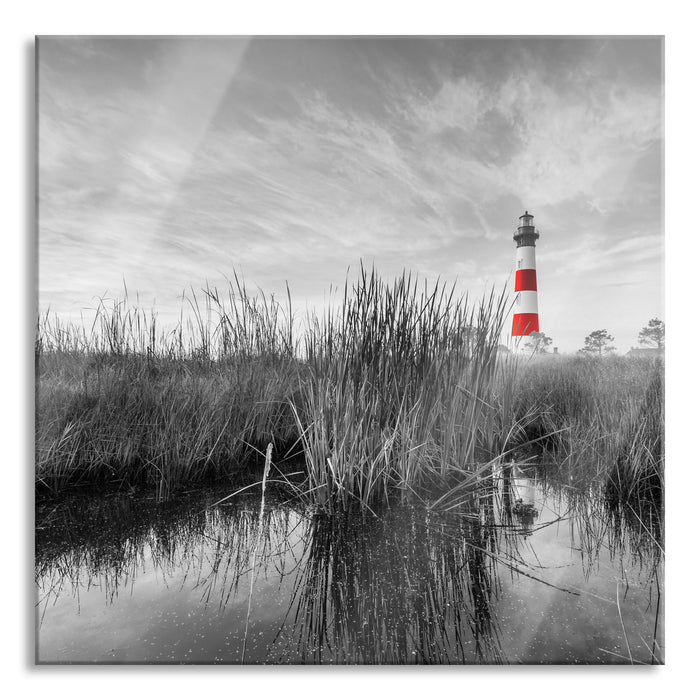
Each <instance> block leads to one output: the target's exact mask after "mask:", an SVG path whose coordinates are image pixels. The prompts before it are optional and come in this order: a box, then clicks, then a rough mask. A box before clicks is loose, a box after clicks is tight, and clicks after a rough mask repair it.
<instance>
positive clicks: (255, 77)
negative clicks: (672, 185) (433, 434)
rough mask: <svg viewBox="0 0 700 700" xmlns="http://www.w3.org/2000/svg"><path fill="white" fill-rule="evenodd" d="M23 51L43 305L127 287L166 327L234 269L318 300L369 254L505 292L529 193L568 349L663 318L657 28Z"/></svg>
mask: <svg viewBox="0 0 700 700" xmlns="http://www.w3.org/2000/svg"><path fill="white" fill-rule="evenodd" d="M37 46H38V49H37V51H38V53H37V57H38V60H37V64H38V76H39V77H38V110H37V111H38V117H39V124H38V140H39V166H38V167H39V186H38V196H39V310H40V312H42V311H45V310H46V309H47V308H48V307H50V308H51V309H52V310H53V311H54V312H55V313H57V314H58V315H59V317H60V318H62V319H73V320H75V319H76V318H77V316H78V315H79V313H80V311H81V309H85V308H86V307H87V308H89V307H90V305H91V304H94V300H95V299H96V298H98V297H102V296H105V295H106V296H107V297H108V298H120V297H121V296H122V294H121V292H122V285H123V283H125V284H126V286H127V287H128V288H129V289H130V290H132V291H133V292H137V291H138V293H139V295H140V297H141V298H142V299H145V300H148V301H147V302H146V303H145V304H144V305H145V307H147V308H148V307H150V306H154V307H155V310H156V311H157V312H158V314H159V316H161V317H162V318H163V319H164V320H165V321H166V322H167V321H168V319H173V318H175V317H176V316H177V315H179V309H180V306H179V304H180V298H181V295H182V292H183V290H187V289H188V288H189V287H194V288H201V287H202V286H204V284H205V282H207V281H208V282H209V283H210V284H211V285H212V286H221V284H222V283H224V280H225V278H226V277H228V278H230V277H231V276H232V274H233V272H234V271H235V272H237V273H239V274H240V275H242V277H243V278H244V279H245V281H246V283H247V284H248V286H249V287H250V288H253V287H259V288H260V289H261V290H262V291H263V292H264V293H265V294H266V295H268V296H269V295H270V294H275V296H277V297H280V298H281V297H282V296H283V295H284V294H285V285H286V284H287V283H288V284H289V287H290V291H291V296H292V300H293V302H295V304H296V305H297V308H299V309H304V308H314V307H316V308H318V307H321V306H323V305H325V303H326V302H327V301H328V295H329V290H330V289H331V288H333V287H335V288H342V286H343V284H344V282H345V279H346V276H348V279H349V280H350V281H351V282H352V281H353V280H354V277H353V276H352V274H351V273H350V274H349V275H348V271H350V270H354V269H356V268H357V265H358V263H359V261H360V260H364V262H365V265H366V266H367V267H374V268H376V269H377V270H378V272H379V273H380V274H381V275H382V277H384V278H385V279H387V280H391V279H393V278H394V277H395V276H397V275H400V274H401V271H402V270H404V269H406V270H411V271H412V272H413V273H414V274H415V275H417V276H418V277H419V279H421V280H422V279H427V280H428V281H429V282H434V281H435V280H437V279H438V278H439V279H441V280H443V281H445V282H447V283H448V284H451V283H452V282H453V281H456V284H457V289H458V291H459V292H464V293H468V294H469V296H470V298H471V299H472V301H475V300H476V299H478V298H479V297H480V296H481V295H482V294H483V293H485V292H487V291H488V289H489V288H491V287H494V288H495V289H496V290H500V289H501V288H502V287H503V286H504V285H505V284H507V285H508V291H509V292H510V293H511V294H512V293H513V292H512V287H513V282H514V262H515V243H514V241H513V238H512V236H513V232H514V231H515V229H516V227H517V225H518V217H519V216H520V215H521V214H522V213H523V212H524V211H525V210H526V209H527V210H528V211H530V212H531V213H533V215H534V217H535V221H534V223H535V226H536V227H537V228H538V229H539V231H540V239H539V241H538V243H537V276H538V286H539V293H538V301H539V317H540V330H541V331H542V332H543V333H545V334H546V335H548V336H550V337H551V338H552V346H556V347H558V348H559V352H560V353H563V354H568V353H574V352H576V351H577V350H578V349H579V348H581V347H583V344H584V339H585V337H586V336H587V335H588V334H590V333H591V332H592V331H594V330H598V329H606V330H607V331H608V332H609V333H610V334H611V335H612V336H613V337H614V338H615V340H614V342H613V344H614V345H615V346H616V347H617V352H618V353H620V354H624V353H625V352H627V350H629V348H631V347H639V343H638V341H637V336H638V334H639V331H640V330H641V329H642V328H643V327H644V326H645V325H646V324H647V323H648V321H649V320H650V319H652V318H655V317H658V318H661V319H662V320H664V319H665V314H664V289H663V280H664V268H663V265H664V231H663V150H664V147H663V141H664V135H663V61H662V52H663V39H662V38H660V37H641V38H639V37H629V38H620V37H617V38H615V37H591V38H586V37H582V38H558V37H535V38H528V39H518V38H497V37H479V38H448V39H444V38H434V37H413V38H389V39H375V38H359V39H354V38H326V37H318V38H313V39H311V38H289V37H279V38H274V39H269V38H251V39H238V38H235V39H231V38H226V39H223V38H197V39H193V38H175V37H170V38H165V37H164V38H149V39H145V38H121V39H115V38H60V37H41V38H40V39H39V40H38V44H37ZM202 76H206V79H205V80H203V79H202ZM507 327H508V323H506V328H507Z"/></svg>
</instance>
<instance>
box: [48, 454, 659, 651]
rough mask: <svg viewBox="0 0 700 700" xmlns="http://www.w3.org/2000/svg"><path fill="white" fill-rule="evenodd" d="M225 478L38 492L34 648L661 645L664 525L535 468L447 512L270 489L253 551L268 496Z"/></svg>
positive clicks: (505, 476)
mask: <svg viewBox="0 0 700 700" xmlns="http://www.w3.org/2000/svg"><path fill="white" fill-rule="evenodd" d="M220 496H221V494H220V493H214V492H202V493H199V494H196V495H195V496H194V497H192V496H191V497H190V498H189V499H188V500H187V501H186V502H184V503H178V502H171V503H167V504H161V505H156V504H155V503H154V502H152V501H144V500H136V499H130V498H122V497H118V498H113V499H109V500H108V501H105V499H104V498H103V499H101V500H100V499H95V500H94V501H93V500H91V501H89V502H88V501H86V500H85V499H83V500H75V501H73V502H68V503H66V504H63V505H62V506H61V507H60V508H55V509H54V510H51V508H48V507H47V508H46V511H47V512H44V511H42V510H41V509H40V510H39V512H38V514H37V525H38V527H37V552H36V576H37V587H38V604H37V629H38V633H37V634H38V644H37V648H38V651H37V658H38V660H39V661H41V662H49V663H51V662H71V661H72V662H94V661H101V662H132V663H133V662H203V663H240V660H241V652H242V650H243V648H244V646H245V649H246V652H245V661H246V663H363V664H371V663H385V664H410V663H460V664H463V663H625V662H626V663H630V659H632V660H634V661H635V662H638V661H641V662H645V663H649V662H654V663H658V662H662V661H663V652H662V639H661V638H662V628H663V624H662V622H663V615H662V612H660V611H661V608H662V594H661V585H660V581H662V580H663V576H662V573H661V565H662V564H661V552H660V547H659V546H658V542H660V541H661V539H660V536H659V533H658V526H656V529H654V528H655V526H654V524H653V523H652V522H651V521H650V522H649V523H645V522H644V521H643V520H642V519H640V518H639V517H638V516H637V524H636V525H635V524H634V522H633V521H632V520H631V519H630V517H629V514H628V513H625V511H624V510H623V509H620V508H615V507H613V506H611V504H610V503H609V502H608V501H606V500H605V499H603V498H602V497H594V495H593V494H590V493H587V494H583V493H581V492H576V491H573V490H571V489H568V488H566V487H564V486H561V485H558V484H557V483H556V482H554V481H552V480H550V481H549V482H547V481H546V480H543V479H542V478H536V476H535V472H534V470H532V469H529V470H528V469H525V470H524V469H520V468H518V467H516V466H512V467H510V468H506V469H504V470H503V472H502V473H499V474H495V475H494V479H493V481H492V482H491V483H490V485H489V487H488V488H482V489H481V490H480V491H479V492H478V493H474V494H473V498H472V499H471V500H470V502H469V503H468V504H466V505H465V504H462V505H461V507H460V508H459V509H456V510H455V511H450V512H449V513H438V512H432V511H430V510H429V509H426V508H425V507H424V506H422V505H402V506H395V507H392V508H387V509H386V510H384V511H382V512H381V513H379V514H378V515H379V516H380V517H374V516H370V515H366V516H362V515H361V514H358V513H348V514H346V515H345V516H344V517H343V518H333V519H331V518H327V517H325V516H323V515H321V514H317V513H311V512H305V511H304V510H302V509H301V508H300V507H298V506H296V505H295V504H292V503H281V502H274V499H273V502H272V504H271V505H270V506H269V507H268V508H267V509H266V511H265V513H264V519H263V523H262V531H261V535H262V541H261V544H260V547H259V550H258V555H257V557H256V559H255V561H253V558H252V550H253V547H254V545H255V541H256V537H257V506H258V501H257V500H256V499H255V497H251V496H247V497H245V498H240V499H236V501H235V503H234V504H229V503H224V504H221V505H219V506H216V507H214V508H209V509H208V508H206V505H207V504H208V503H214V502H216V501H217V500H218V498H220ZM640 523H641V526H640ZM251 577H253V581H252V584H253V591H254V595H253V598H252V600H251V603H252V604H251V615H250V619H249V620H248V623H249V624H248V626H247V625H246V619H247V617H248V591H249V589H250V586H251ZM246 628H248V631H247V635H246ZM244 637H247V638H245V639H244Z"/></svg>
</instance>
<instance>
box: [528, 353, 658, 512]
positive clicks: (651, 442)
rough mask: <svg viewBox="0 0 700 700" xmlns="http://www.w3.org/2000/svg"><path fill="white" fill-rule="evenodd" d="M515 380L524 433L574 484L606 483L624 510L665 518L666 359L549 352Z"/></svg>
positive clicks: (610, 492)
mask: <svg viewBox="0 0 700 700" xmlns="http://www.w3.org/2000/svg"><path fill="white" fill-rule="evenodd" d="M517 384H518V389H517V393H518V396H519V399H518V404H519V405H518V409H517V410H516V413H517V414H518V415H520V416H521V417H522V416H523V415H525V414H526V413H527V414H528V415H529V418H528V419H527V420H523V421H522V423H523V424H524V425H525V434H526V435H527V437H528V438H529V439H530V440H532V441H533V442H534V443H535V444H537V445H538V446H539V448H540V449H541V450H542V453H543V460H544V461H545V462H547V463H548V464H551V468H555V469H557V470H558V471H559V472H560V474H561V475H562V476H563V477H564V478H565V481H566V482H567V483H568V484H569V486H570V487H578V488H581V489H583V490H586V489H588V488H590V486H591V485H596V484H599V485H602V486H603V487H604V488H605V489H606V490H607V492H608V498H610V499H612V500H617V501H619V503H620V505H621V507H625V506H631V507H633V508H634V509H635V512H636V513H638V514H642V516H643V519H646V520H649V519H651V520H654V521H657V522H660V521H661V520H662V517H661V514H662V509H663V493H664V425H665V422H664V362H663V359H661V358H651V359H650V358H631V357H609V358H602V359H599V358H585V357H552V356H550V357H547V358H543V359H541V360H539V361H535V362H532V363H531V364H530V365H529V366H528V367H527V371H524V372H522V373H521V374H520V375H519V377H518V382H517ZM533 408H534V409H535V410H533Z"/></svg>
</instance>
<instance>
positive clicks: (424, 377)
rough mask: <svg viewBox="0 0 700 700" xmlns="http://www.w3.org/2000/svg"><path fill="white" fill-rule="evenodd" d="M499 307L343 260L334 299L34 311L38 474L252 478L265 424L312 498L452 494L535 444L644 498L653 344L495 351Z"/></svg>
mask: <svg viewBox="0 0 700 700" xmlns="http://www.w3.org/2000/svg"><path fill="white" fill-rule="evenodd" d="M508 311H509V308H508V300H507V296H506V294H505V290H503V291H502V292H501V293H500V294H499V293H496V292H495V291H492V292H491V293H490V294H487V295H486V296H485V297H484V298H482V299H480V300H477V301H476V303H470V302H469V300H468V299H467V298H466V297H464V296H461V295H459V294H457V293H456V291H455V288H454V287H450V286H448V285H446V284H444V283H437V284H435V285H433V286H429V285H427V283H419V282H418V280H417V279H415V278H414V277H413V276H412V275H410V274H403V275H402V276H400V277H398V278H397V279H395V280H394V281H393V282H386V281H384V280H382V279H381V278H380V277H379V276H378V275H377V274H376V273H375V272H374V271H373V270H366V269H361V270H360V274H359V276H358V278H357V280H355V281H354V282H351V281H349V280H348V281H347V282H346V284H345V287H344V290H343V293H342V299H341V300H340V303H339V304H337V305H335V306H329V307H328V308H327V309H326V310H325V311H324V312H323V313H319V314H314V313H310V314H307V316H306V317H304V318H301V319H298V318H294V314H293V307H292V301H291V296H290V294H289V292H287V295H286V298H285V299H284V300H283V301H282V302H280V301H279V300H277V299H275V298H274V297H266V296H265V295H264V294H263V293H262V292H261V291H259V290H258V291H257V292H255V293H251V292H249V291H248V290H247V288H246V286H245V284H244V283H243V282H242V280H241V279H239V278H238V277H234V279H233V280H232V281H231V282H230V283H229V285H228V288H227V289H225V290H223V291H219V290H217V289H216V288H212V287H209V286H206V287H205V288H204V289H202V290H200V291H198V292H195V290H193V289H192V290H190V292H189V293H188V294H187V295H184V296H183V303H182V312H181V316H180V319H179V321H178V322H177V323H176V324H174V326H170V327H168V326H165V325H163V324H162V323H161V322H160V321H159V320H158V316H157V314H156V313H155V311H152V310H147V309H145V308H144V307H143V306H142V305H141V303H140V300H139V299H138V297H137V298H136V302H135V303H132V302H131V301H130V300H129V294H128V290H126V289H125V290H124V296H123V298H122V299H119V300H115V301H113V302H111V303H108V302H107V301H106V300H103V301H100V302H99V303H98V305H97V308H96V310H95V313H94V317H93V318H92V319H91V320H87V321H82V322H80V323H78V324H73V325H71V324H68V323H62V322H60V321H58V320H57V319H56V318H55V317H52V316H51V315H50V314H49V313H47V314H45V315H44V316H42V317H41V318H40V319H39V323H38V328H37V339H36V377H37V401H36V405H37V409H36V411H37V412H36V483H37V489H39V490H45V491H49V492H51V493H61V492H62V491H64V490H65V489H67V488H69V487H74V486H78V485H89V486H95V485H106V486H109V487H111V488H114V487H116V488H120V489H133V488H135V487H137V486H140V485H143V484H146V485H148V486H150V487H152V488H153V489H154V490H155V493H156V495H157V497H158V498H159V499H165V498H168V497H169V496H170V495H171V494H173V493H174V492H176V491H177V490H178V489H181V488H183V487H184V486H186V485H188V484H191V483H196V482H204V481H207V480H212V479H222V478H225V479H230V480H232V481H241V480H243V481H245V480H246V479H247V480H248V481H249V482H252V481H255V479H256V478H257V477H254V476H252V475H250V476H249V472H250V471H251V470H252V469H256V468H258V467H260V466H261V459H260V455H262V454H263V450H264V449H265V446H266V445H267V444H268V443H272V445H273V463H274V467H273V469H274V472H273V473H274V475H275V479H276V480H281V481H284V479H285V477H284V470H285V458H289V459H292V460H293V459H296V460H300V461H302V462H303V472H304V474H303V478H302V479H298V478H297V479H294V480H290V481H288V485H289V487H290V488H291V490H292V491H293V493H294V495H295V496H296V497H297V498H301V499H302V500H304V501H306V502H307V503H308V504H310V505H312V506H313V507H315V508H318V509H321V510H323V511H326V512H330V513H333V512H336V511H339V510H345V509H348V508H350V507H351V506H353V505H359V506H361V507H363V508H367V509H370V510H371V509H372V508H374V507H376V505H377V504H378V503H379V502H382V501H384V502H386V501H389V500H392V499H395V498H407V497H411V498H413V497H418V498H420V499H422V500H423V501H424V502H426V503H432V504H433V505H435V506H436V507H451V508H453V507H458V506H459V504H460V503H461V502H462V500H463V499H465V498H466V499H468V498H470V495H469V493H468V492H469V489H470V488H472V487H474V486H476V485H478V484H479V483H480V480H481V479H482V478H483V476H484V474H485V473H487V472H488V470H490V469H491V467H492V466H493V465H494V464H497V463H498V461H499V460H509V459H512V458H513V456H515V458H516V459H519V458H520V457H519V456H518V454H517V452H518V450H519V449H520V450H523V449H525V450H529V449H530V448H532V446H533V445H537V446H539V448H540V449H541V450H543V452H544V455H545V461H550V462H552V463H556V464H557V469H560V470H564V471H567V472H568V475H569V478H570V479H571V481H572V483H573V482H574V481H577V480H578V481H580V482H581V483H582V484H585V482H586V480H587V481H588V483H589V484H590V483H592V482H593V481H595V482H597V483H605V484H606V485H607V486H608V487H609V488H610V489H611V490H612V491H614V493H615V494H617V495H618V497H619V498H621V499H622V500H623V501H625V502H632V501H635V499H636V502H637V504H638V505H639V504H642V503H644V504H647V503H650V502H651V503H657V504H658V503H659V502H660V498H661V497H660V494H662V491H663V366H662V364H661V363H659V362H649V361H648V360H645V359H632V358H609V359H603V360H595V359H587V358H563V357H552V356H549V357H548V358H546V359H544V360H541V359H538V358H533V359H532V360H529V361H528V360H527V359H526V358H525V359H524V358H523V357H522V355H519V354H515V353H513V354H507V353H505V354H504V353H501V352H499V339H500V336H501V332H502V329H503V325H504V321H505V319H506V317H507V315H508ZM298 468H299V465H298V463H297V464H294V465H293V467H292V469H293V470H298ZM644 517H646V516H644Z"/></svg>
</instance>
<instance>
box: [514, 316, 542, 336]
mask: <svg viewBox="0 0 700 700" xmlns="http://www.w3.org/2000/svg"><path fill="white" fill-rule="evenodd" d="M539 330H540V320H539V316H538V314H513V335H530V333H534V332H535V331H537V332H538V333H539Z"/></svg>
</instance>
